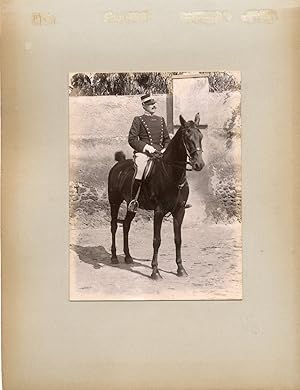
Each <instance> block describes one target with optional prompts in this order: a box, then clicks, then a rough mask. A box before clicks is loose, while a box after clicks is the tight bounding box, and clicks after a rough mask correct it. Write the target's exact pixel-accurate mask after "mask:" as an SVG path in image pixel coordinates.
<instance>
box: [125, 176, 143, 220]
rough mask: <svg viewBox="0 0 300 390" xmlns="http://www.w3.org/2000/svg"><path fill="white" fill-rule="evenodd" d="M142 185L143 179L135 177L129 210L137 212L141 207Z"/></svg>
mask: <svg viewBox="0 0 300 390" xmlns="http://www.w3.org/2000/svg"><path fill="white" fill-rule="evenodd" d="M141 186H142V180H140V179H135V180H134V183H133V188H132V196H131V199H132V200H131V201H130V202H129V204H128V211H130V212H132V213H136V212H137V209H138V207H139V202H138V197H139V194H140V190H141Z"/></svg>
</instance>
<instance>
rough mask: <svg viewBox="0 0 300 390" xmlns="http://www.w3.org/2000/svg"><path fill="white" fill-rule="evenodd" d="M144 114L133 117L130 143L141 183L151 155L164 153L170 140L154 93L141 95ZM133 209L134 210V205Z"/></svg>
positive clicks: (129, 137) (137, 178)
mask: <svg viewBox="0 0 300 390" xmlns="http://www.w3.org/2000/svg"><path fill="white" fill-rule="evenodd" d="M141 102H142V107H143V109H144V114H143V115H140V116H136V117H135V118H134V119H133V122H132V125H131V128H130V131H129V135H128V142H129V145H130V146H131V147H132V148H133V149H134V160H135V163H136V165H137V173H136V176H135V180H136V181H137V182H138V183H139V185H138V186H140V184H141V179H142V177H143V173H144V169H145V167H146V165H147V161H148V159H149V155H147V154H146V153H147V152H148V153H154V152H155V151H159V152H161V153H163V152H164V151H165V149H166V147H167V146H168V144H169V142H170V136H169V133H168V130H167V126H166V123H165V120H164V118H163V117H161V116H157V115H155V111H156V101H155V100H154V99H153V97H152V95H151V94H149V93H147V94H145V95H143V96H142V97H141ZM131 208H133V210H132V211H134V207H131Z"/></svg>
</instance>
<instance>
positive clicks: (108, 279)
mask: <svg viewBox="0 0 300 390" xmlns="http://www.w3.org/2000/svg"><path fill="white" fill-rule="evenodd" d="M182 241H183V243H182V259H183V264H184V267H185V269H186V271H187V273H188V276H187V277H178V276H177V274H176V270H177V266H176V262H175V245H174V239H173V226H172V223H170V222H168V221H166V222H164V223H163V227H162V244H161V247H160V251H159V269H160V273H161V276H162V278H163V279H162V280H159V281H153V280H152V279H151V278H150V275H151V258H152V225H151V224H149V223H148V224H145V223H143V222H142V221H137V222H133V224H132V227H131V231H130V248H131V255H132V257H133V259H134V262H133V263H132V264H129V265H128V264H125V262H124V255H123V251H122V247H123V245H122V226H119V228H118V234H117V253H118V258H119V262H120V263H119V264H117V265H112V264H111V263H110V245H111V235H110V228H109V226H103V227H101V228H98V229H81V230H71V232H70V299H71V300H143V299H147V300H148V299H149V300H168V299H172V300H173V299H176V300H177V299H181V300H191V299H203V300H224V299H241V298H242V246H241V225H240V224H239V223H235V224H230V225H221V224H218V225H216V224H214V225H212V224H204V223H203V224H199V223H196V224H193V223H186V224H183V229H182Z"/></svg>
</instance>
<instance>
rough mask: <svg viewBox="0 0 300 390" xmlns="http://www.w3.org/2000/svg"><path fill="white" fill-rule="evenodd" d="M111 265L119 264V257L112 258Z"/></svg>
mask: <svg viewBox="0 0 300 390" xmlns="http://www.w3.org/2000/svg"><path fill="white" fill-rule="evenodd" d="M111 263H112V264H119V260H118V258H117V256H116V257H112V258H111Z"/></svg>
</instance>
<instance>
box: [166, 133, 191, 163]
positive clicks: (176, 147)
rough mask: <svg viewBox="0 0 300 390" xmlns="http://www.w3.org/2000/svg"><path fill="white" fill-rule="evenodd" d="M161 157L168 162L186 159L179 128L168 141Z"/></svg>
mask: <svg viewBox="0 0 300 390" xmlns="http://www.w3.org/2000/svg"><path fill="white" fill-rule="evenodd" d="M163 159H164V160H165V161H169V162H172V161H174V162H175V161H179V162H185V161H186V150H185V147H184V144H183V138H182V130H181V128H179V129H178V130H177V133H176V134H175V135H174V137H173V138H172V140H171V142H170V143H169V145H168V147H167V150H166V151H165V153H164V157H163Z"/></svg>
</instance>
